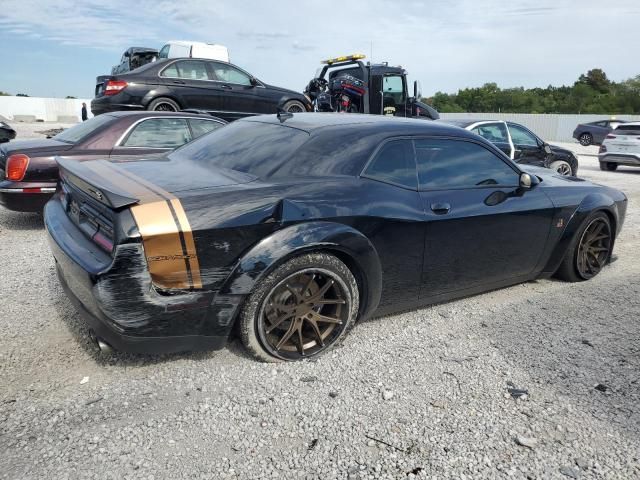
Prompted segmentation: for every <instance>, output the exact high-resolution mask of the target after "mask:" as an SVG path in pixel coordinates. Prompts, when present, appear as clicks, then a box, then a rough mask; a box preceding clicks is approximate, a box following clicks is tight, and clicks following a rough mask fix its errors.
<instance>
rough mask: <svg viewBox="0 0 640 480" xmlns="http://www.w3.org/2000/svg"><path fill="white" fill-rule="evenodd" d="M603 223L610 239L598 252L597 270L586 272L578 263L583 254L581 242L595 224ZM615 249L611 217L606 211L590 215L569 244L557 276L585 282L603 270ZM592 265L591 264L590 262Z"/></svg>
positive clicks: (568, 280) (567, 279) (571, 280)
mask: <svg viewBox="0 0 640 480" xmlns="http://www.w3.org/2000/svg"><path fill="white" fill-rule="evenodd" d="M598 225H603V231H604V230H606V234H607V235H608V241H607V242H606V247H605V245H604V244H602V245H601V246H600V247H601V248H606V250H602V251H601V252H598V256H599V257H600V258H599V260H598V266H599V268H597V270H596V271H593V272H585V271H584V269H583V268H581V267H580V265H579V264H578V262H579V258H578V257H579V255H581V254H582V252H583V251H584V249H581V248H580V245H581V242H582V243H583V244H584V242H585V241H586V238H585V237H586V235H585V232H586V231H587V230H588V229H590V228H594V226H596V227H597V226H598ZM612 249H613V232H612V230H611V222H610V221H609V217H608V216H607V214H606V213H604V212H595V213H592V214H591V215H589V216H588V217H587V218H586V219H585V220H584V222H582V225H580V228H579V229H578V231H577V232H576V234H575V235H574V237H573V239H572V240H571V243H570V244H569V248H568V249H567V253H566V254H565V257H564V259H563V261H562V264H560V268H558V271H557V272H556V276H557V277H558V278H560V279H562V280H565V281H567V282H583V281H585V280H589V279H590V278H593V277H595V276H596V275H597V274H598V273H600V272H601V271H602V268H604V266H605V265H606V264H607V263H608V262H609V259H610V258H611V251H612ZM589 266H591V264H589Z"/></svg>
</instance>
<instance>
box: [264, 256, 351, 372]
mask: <svg viewBox="0 0 640 480" xmlns="http://www.w3.org/2000/svg"><path fill="white" fill-rule="evenodd" d="M349 298H350V296H349V295H348V294H347V286H346V285H345V283H344V281H343V280H342V279H341V278H340V277H339V276H338V275H336V274H335V273H333V272H331V271H329V270H325V269H321V268H309V269H305V270H301V271H298V272H295V273H293V274H291V275H290V276H288V277H286V278H285V279H284V280H282V281H281V282H279V283H278V284H276V286H275V287H274V288H273V289H272V290H271V291H270V292H269V294H268V295H267V297H266V298H265V301H264V303H263V307H262V310H261V311H260V314H259V315H260V316H259V321H258V325H257V328H258V336H259V338H260V341H261V343H262V344H263V346H264V347H265V349H266V350H267V351H268V352H269V353H270V354H271V355H273V356H275V357H278V358H281V359H284V360H299V359H302V358H305V357H309V356H311V355H315V354H317V353H319V352H321V351H322V350H324V349H326V348H328V347H329V346H330V345H331V344H333V343H334V342H335V341H336V340H337V339H338V338H339V337H340V335H341V333H342V332H343V331H344V329H345V327H346V326H347V324H348V320H349V315H350V311H351V305H350V304H349Z"/></svg>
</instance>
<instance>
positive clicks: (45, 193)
mask: <svg viewBox="0 0 640 480" xmlns="http://www.w3.org/2000/svg"><path fill="white" fill-rule="evenodd" d="M55 191H56V184H55V183H51V184H49V183H47V184H43V183H38V184H29V183H22V182H21V183H15V182H9V181H5V182H0V205H2V206H3V207H4V208H6V209H8V210H13V211H15V212H42V209H43V208H44V205H45V204H46V203H47V202H48V201H49V199H51V197H52V196H53V194H54V193H55Z"/></svg>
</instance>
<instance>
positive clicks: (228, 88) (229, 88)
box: [220, 85, 232, 90]
mask: <svg viewBox="0 0 640 480" xmlns="http://www.w3.org/2000/svg"><path fill="white" fill-rule="evenodd" d="M220 86H221V87H222V88H226V89H227V90H231V88H232V87H231V86H229V85H220Z"/></svg>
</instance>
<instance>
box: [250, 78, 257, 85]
mask: <svg viewBox="0 0 640 480" xmlns="http://www.w3.org/2000/svg"><path fill="white" fill-rule="evenodd" d="M249 82H250V83H251V86H252V87H257V86H258V79H257V78H256V77H251V78H249Z"/></svg>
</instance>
